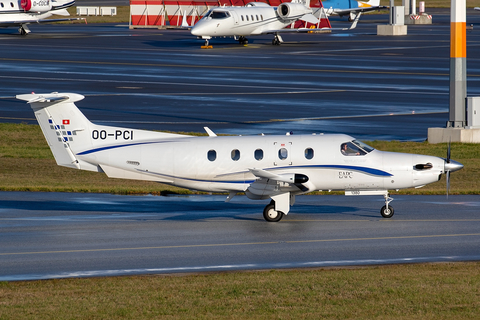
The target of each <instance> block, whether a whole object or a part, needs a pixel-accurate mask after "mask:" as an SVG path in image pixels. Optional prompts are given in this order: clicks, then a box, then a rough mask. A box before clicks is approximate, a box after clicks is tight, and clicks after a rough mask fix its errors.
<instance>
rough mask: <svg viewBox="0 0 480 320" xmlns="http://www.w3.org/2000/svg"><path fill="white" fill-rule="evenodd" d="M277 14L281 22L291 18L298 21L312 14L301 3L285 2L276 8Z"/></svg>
mask: <svg viewBox="0 0 480 320" xmlns="http://www.w3.org/2000/svg"><path fill="white" fill-rule="evenodd" d="M277 13H278V15H279V16H280V18H282V19H283V20H288V19H293V18H296V19H298V18H300V17H301V16H303V15H306V14H307V13H312V10H311V9H310V8H307V7H305V6H304V5H303V4H301V3H291V2H286V3H282V4H280V5H279V6H278V8H277Z"/></svg>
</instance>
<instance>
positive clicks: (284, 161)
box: [17, 92, 463, 222]
mask: <svg viewBox="0 0 480 320" xmlns="http://www.w3.org/2000/svg"><path fill="white" fill-rule="evenodd" d="M17 98H18V99H20V100H24V101H27V103H29V104H30V105H31V107H32V109H33V110H34V112H35V116H36V118H37V120H38V123H39V124H40V127H41V128H42V131H43V134H44V135H45V138H46V140H47V142H48V145H49V146H50V149H51V150H52V153H53V155H54V157H55V160H56V161H57V164H58V165H60V166H65V167H70V168H76V169H81V170H88V171H95V172H104V173H105V174H106V175H107V176H108V177H111V178H123V179H135V180H149V181H157V182H161V183H166V184H170V185H175V186H179V187H183V188H188V189H193V190H203V191H207V192H225V193H229V195H228V197H227V201H229V200H230V199H231V198H232V197H233V196H235V195H236V194H237V193H239V192H245V194H246V195H247V197H248V198H250V199H255V200H264V199H271V202H270V203H269V204H268V205H267V206H266V207H265V209H264V211H263V216H264V218H265V220H267V221H269V222H277V221H280V220H281V219H282V217H283V216H284V215H286V214H288V212H289V211H290V206H291V205H293V204H294V203H295V196H297V195H300V194H304V193H307V192H311V191H315V190H344V191H345V195H352V196H360V195H381V196H383V197H384V199H385V205H384V206H383V207H382V208H381V211H380V213H381V215H382V216H383V217H385V218H391V217H392V216H393V213H394V211H393V207H392V206H390V205H389V203H390V202H391V201H392V200H393V199H392V198H390V196H389V192H388V190H389V189H404V188H412V187H414V188H420V187H422V186H424V185H426V184H429V183H432V182H435V181H438V180H439V179H440V177H441V175H442V174H446V175H447V186H449V178H450V172H453V171H457V170H460V169H461V168H463V165H462V164H460V163H458V162H456V161H453V160H450V155H449V153H450V152H448V155H447V158H446V159H442V158H438V157H433V156H424V155H417V154H406V153H394V152H383V151H379V150H375V149H374V148H372V147H370V146H368V145H366V144H364V143H362V142H360V141H358V140H356V139H354V138H352V137H350V136H348V135H344V134H328V135H327V134H325V135H324V134H313V135H292V134H286V135H272V136H264V135H259V136H221V137H219V136H217V135H216V134H215V133H214V132H213V131H212V130H210V129H209V128H205V130H206V131H207V133H208V134H209V136H208V137H195V136H189V135H179V134H171V133H162V132H153V131H145V130H137V129H128V128H119V127H110V126H102V125H96V124H93V123H91V122H90V121H89V120H88V119H87V118H86V117H85V116H84V115H83V114H82V112H81V111H80V110H79V109H78V108H77V107H76V105H75V102H77V101H80V100H82V99H83V98H84V97H83V96H82V95H79V94H75V93H55V92H54V93H51V94H34V93H32V94H22V95H17Z"/></svg>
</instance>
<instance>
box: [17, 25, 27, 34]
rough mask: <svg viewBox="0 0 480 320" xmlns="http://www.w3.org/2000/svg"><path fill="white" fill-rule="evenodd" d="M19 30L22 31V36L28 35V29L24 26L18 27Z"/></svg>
mask: <svg viewBox="0 0 480 320" xmlns="http://www.w3.org/2000/svg"><path fill="white" fill-rule="evenodd" d="M18 32H20V35H22V36H26V35H27V31H26V30H25V29H24V28H23V27H20V28H18Z"/></svg>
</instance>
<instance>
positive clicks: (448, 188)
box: [447, 170, 450, 199]
mask: <svg viewBox="0 0 480 320" xmlns="http://www.w3.org/2000/svg"><path fill="white" fill-rule="evenodd" d="M449 190H450V170H448V171H447V199H448V191H449Z"/></svg>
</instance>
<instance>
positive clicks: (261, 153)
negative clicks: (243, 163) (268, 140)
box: [254, 149, 263, 161]
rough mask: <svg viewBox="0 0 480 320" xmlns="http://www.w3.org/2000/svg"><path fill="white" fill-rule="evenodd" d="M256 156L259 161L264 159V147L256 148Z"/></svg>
mask: <svg viewBox="0 0 480 320" xmlns="http://www.w3.org/2000/svg"><path fill="white" fill-rule="evenodd" d="M254 156H255V159H256V160H258V161H260V160H262V159H263V150H262V149H257V150H255V153H254Z"/></svg>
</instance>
